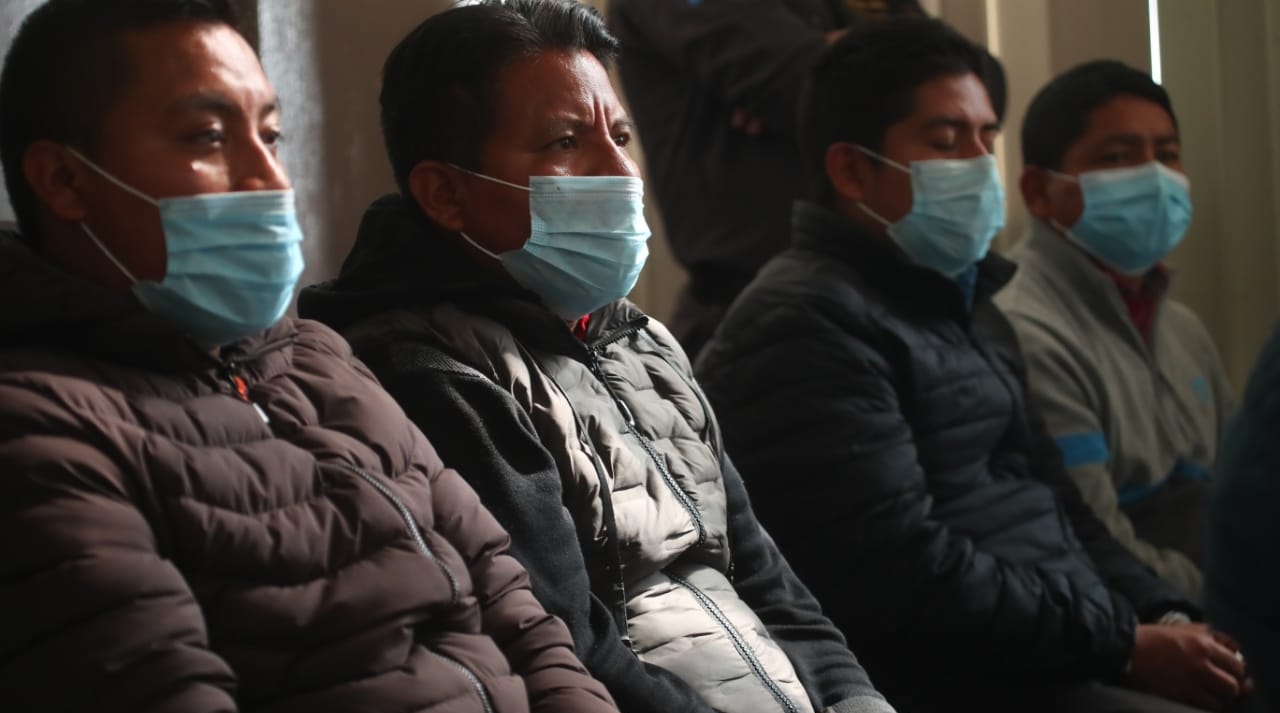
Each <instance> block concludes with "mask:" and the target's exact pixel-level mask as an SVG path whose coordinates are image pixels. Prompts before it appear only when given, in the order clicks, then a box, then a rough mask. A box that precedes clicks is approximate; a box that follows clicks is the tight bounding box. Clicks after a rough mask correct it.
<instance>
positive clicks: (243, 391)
mask: <svg viewBox="0 0 1280 713" xmlns="http://www.w3.org/2000/svg"><path fill="white" fill-rule="evenodd" d="M231 385H232V387H233V388H234V389H235V392H236V396H238V397H240V400H241V401H243V402H245V403H247V404H249V405H250V406H252V407H253V410H254V411H256V412H258V417H259V418H261V419H262V422H263V423H271V418H270V417H269V416H267V412H266V411H263V410H262V407H261V406H259V405H258V404H256V403H254V402H253V400H252V399H250V398H249V384H248V382H246V381H245V380H244V377H243V376H240V375H239V374H232V375H231Z"/></svg>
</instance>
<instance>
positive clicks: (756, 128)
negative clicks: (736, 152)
mask: <svg viewBox="0 0 1280 713" xmlns="http://www.w3.org/2000/svg"><path fill="white" fill-rule="evenodd" d="M746 130H747V136H759V135H760V134H761V133H762V132H763V131H764V121H762V120H760V119H756V118H752V119H750V120H749V121H747V129H746Z"/></svg>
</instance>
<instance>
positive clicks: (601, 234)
mask: <svg viewBox="0 0 1280 713" xmlns="http://www.w3.org/2000/svg"><path fill="white" fill-rule="evenodd" d="M455 168H457V169H458V170H460V171H463V172H465V173H469V174H471V175H473V176H475V177H477V178H483V179H484V180H486V181H492V182H494V183H498V184H501V185H504V186H510V187H511V188H515V189H519V190H522V191H528V192H529V215H530V219H531V223H530V225H531V231H530V235H529V239H528V241H526V242H525V244H524V246H523V247H521V248H519V249H517V250H510V251H507V252H505V253H502V254H500V255H499V254H494V253H492V252H490V251H489V250H486V249H485V248H484V247H482V246H480V245H479V244H477V243H476V242H475V241H474V240H472V239H471V237H470V236H468V235H467V234H466V233H462V237H463V239H465V240H466V241H467V242H469V243H471V245H473V246H474V247H475V248H476V249H477V250H479V251H480V252H482V253H484V254H486V255H488V256H490V257H492V258H494V259H496V260H498V261H500V262H501V263H502V267H503V268H504V269H506V271H507V274H508V275H510V276H511V277H512V279H514V280H515V281H516V282H518V283H519V284H520V285H522V286H523V287H525V288H526V289H528V290H530V291H532V292H534V293H535V294H537V295H538V296H539V297H541V298H542V302H543V304H545V305H546V306H547V307H548V308H550V309H551V311H552V312H555V313H556V314H557V315H559V316H560V317H562V318H564V319H578V318H580V317H582V316H583V315H586V314H590V313H592V312H594V311H595V310H597V309H599V308H601V307H603V306H604V305H607V304H609V303H610V302H613V301H614V300H619V299H622V298H623V297H626V296H627V295H628V294H630V292H631V288H633V287H635V285H636V280H638V279H639V278H640V270H641V269H643V268H644V263H645V260H647V259H648V257H649V246H648V240H649V225H648V224H647V223H646V222H645V219H644V182H643V181H641V180H640V179H639V178H634V177H631V176H532V177H530V178H529V186H528V187H527V188H526V187H524V186H521V185H518V184H515V183H508V182H507V181H503V180H500V179H497V178H493V177H491V176H485V175H483V174H480V173H475V172H473V171H468V170H467V169H465V168H461V167H459V166H455Z"/></svg>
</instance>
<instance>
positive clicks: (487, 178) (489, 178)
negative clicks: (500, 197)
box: [445, 163, 533, 193]
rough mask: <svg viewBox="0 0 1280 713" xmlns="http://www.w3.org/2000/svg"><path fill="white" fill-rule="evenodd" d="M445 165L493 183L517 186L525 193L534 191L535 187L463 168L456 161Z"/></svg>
mask: <svg viewBox="0 0 1280 713" xmlns="http://www.w3.org/2000/svg"><path fill="white" fill-rule="evenodd" d="M445 165H447V166H450V167H452V168H456V169H458V170H459V171H462V172H463V173H465V174H467V175H469V176H475V177H476V178H482V179H484V180H486V181H489V182H491V183H497V184H498V185H500V186H508V187H510V188H515V189H517V190H521V191H524V192H525V193H533V189H532V188H530V187H528V186H522V185H520V184H519V183H512V182H510V181H504V180H502V179H501V178H494V177H493V176H486V175H484V174H483V173H476V172H475V171H471V170H468V169H465V168H463V167H461V166H459V165H458V164H456V163H450V164H445Z"/></svg>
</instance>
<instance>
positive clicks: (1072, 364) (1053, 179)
mask: <svg viewBox="0 0 1280 713" xmlns="http://www.w3.org/2000/svg"><path fill="white" fill-rule="evenodd" d="M1022 155H1023V160H1024V163H1025V168H1024V169H1023V172H1022V178H1021V181H1020V183H1019V186H1020V187H1021V189H1022V198H1023V200H1024V201H1025V202H1026V205H1027V210H1028V211H1029V212H1030V213H1031V215H1032V216H1033V218H1034V220H1033V221H1032V223H1031V230H1030V235H1029V236H1028V237H1027V238H1026V239H1025V240H1023V241H1022V243H1021V244H1019V245H1018V246H1017V248H1015V249H1014V250H1013V252H1012V253H1011V255H1010V257H1011V258H1012V259H1014V260H1015V261H1016V262H1017V263H1018V266H1019V270H1018V274H1017V275H1016V276H1015V277H1014V279H1013V281H1012V282H1011V283H1010V284H1009V286H1008V288H1006V289H1005V290H1003V291H1002V292H1001V293H1000V295H999V296H998V297H997V298H996V302H997V304H999V305H1000V307H1001V308H1002V309H1003V310H1004V311H1005V314H1007V315H1008V317H1009V321H1010V322H1011V323H1012V324H1013V326H1014V329H1016V330H1017V332H1018V338H1019V341H1020V342H1021V343H1022V349H1023V351H1024V352H1025V354H1026V359H1027V371H1028V380H1029V382H1030V388H1031V397H1032V399H1033V400H1034V401H1035V403H1036V406H1037V408H1039V410H1040V412H1041V414H1043V415H1044V419H1045V424H1046V425H1047V427H1048V428H1049V432H1050V434H1051V435H1052V436H1053V437H1054V439H1055V440H1056V441H1057V443H1058V447H1059V448H1060V449H1061V450H1062V456H1063V460H1064V461H1065V463H1066V466H1067V472H1068V473H1069V474H1070V475H1071V478H1072V480H1074V481H1075V483H1076V485H1077V486H1078V487H1079V488H1080V492H1081V494H1082V495H1083V496H1084V499H1085V502H1087V503H1088V504H1089V507H1091V508H1092V509H1093V511H1094V513H1095V514H1096V515H1097V516H1098V519H1100V520H1102V522H1103V523H1105V524H1106V526H1107V529H1108V530H1110V532H1111V535H1112V536H1113V537H1115V538H1116V539H1117V540H1119V541H1120V542H1121V543H1122V544H1123V545H1125V546H1126V547H1128V548H1129V549H1130V550H1132V551H1133V553H1134V554H1136V555H1137V556H1138V558H1139V559H1141V560H1142V561H1143V562H1145V563H1146V564H1147V565H1149V566H1150V567H1151V568H1152V569H1154V570H1155V571H1156V573H1157V574H1159V575H1160V576H1161V577H1162V578H1164V579H1165V580H1166V581H1168V582H1169V583H1171V584H1173V585H1175V586H1177V587H1178V588H1179V589H1181V590H1182V591H1183V593H1185V594H1186V595H1187V596H1189V597H1191V598H1192V599H1193V600H1195V601H1197V602H1198V601H1200V599H1201V594H1202V591H1201V590H1202V582H1201V574H1200V568H1201V567H1202V566H1203V565H1204V560H1205V554H1206V549H1207V547H1208V513H1209V475H1210V471H1211V470H1212V468H1213V463H1214V458H1215V457H1216V455H1217V451H1218V440H1219V438H1220V437H1221V435H1222V429H1223V425H1224V423H1225V421H1226V419H1227V417H1228V416H1229V415H1230V412H1231V410H1232V408H1233V405H1232V395H1231V389H1230V387H1229V386H1228V384H1227V378H1226V374H1225V373H1224V372H1223V368H1222V361H1221V359H1219V357H1218V350H1217V349H1216V348H1215V347H1214V344H1213V340H1212V338H1210V336H1209V332H1208V330H1206V329H1205V327H1204V325H1203V324H1201V322H1200V319H1199V318H1198V317H1196V315H1195V314H1194V313H1193V312H1192V311H1191V310H1190V309H1188V308H1187V307H1186V306H1184V305H1182V304H1181V303H1179V302H1177V301H1175V300H1173V299H1171V298H1169V296H1168V291H1169V286H1170V282H1171V279H1172V273H1171V271H1170V270H1169V269H1168V268H1166V267H1165V266H1164V260H1165V258H1166V256H1167V255H1168V254H1169V252H1170V251H1171V250H1173V248H1174V247H1175V246H1177V245H1178V243H1179V242H1180V241H1181V240H1182V237H1183V236H1184V235H1185V234H1186V231H1187V227H1188V226H1189V225H1190V223H1191V193H1190V189H1189V182H1188V181H1187V177H1186V175H1185V174H1184V173H1183V167H1182V142H1181V138H1180V137H1179V134H1178V120H1177V117H1176V116H1175V115H1174V112H1173V104H1172V102H1170V100H1169V95H1168V93H1166V92H1165V90H1164V88H1163V87H1161V86H1160V85H1158V84H1156V83H1155V82H1154V81H1152V79H1151V76H1150V75H1148V74H1147V73H1146V72H1143V71H1140V70H1137V69H1134V68H1132V67H1128V66H1126V65H1124V64H1122V63H1120V62H1116V61H1112V60H1100V61H1095V62H1089V63H1087V64H1082V65H1080V66H1078V67H1075V68H1074V69H1071V70H1070V71H1068V72H1066V73H1064V74H1062V75H1061V76H1059V77H1057V78H1056V79H1054V80H1053V81H1051V82H1049V84H1047V85H1046V86H1045V87H1044V88H1043V89H1041V90H1040V92H1039V93H1038V94H1037V95H1036V97H1035V99H1033V100H1032V102H1031V106H1030V108H1028V109H1027V115H1026V118H1025V119H1024V120H1023V123H1022Z"/></svg>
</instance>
